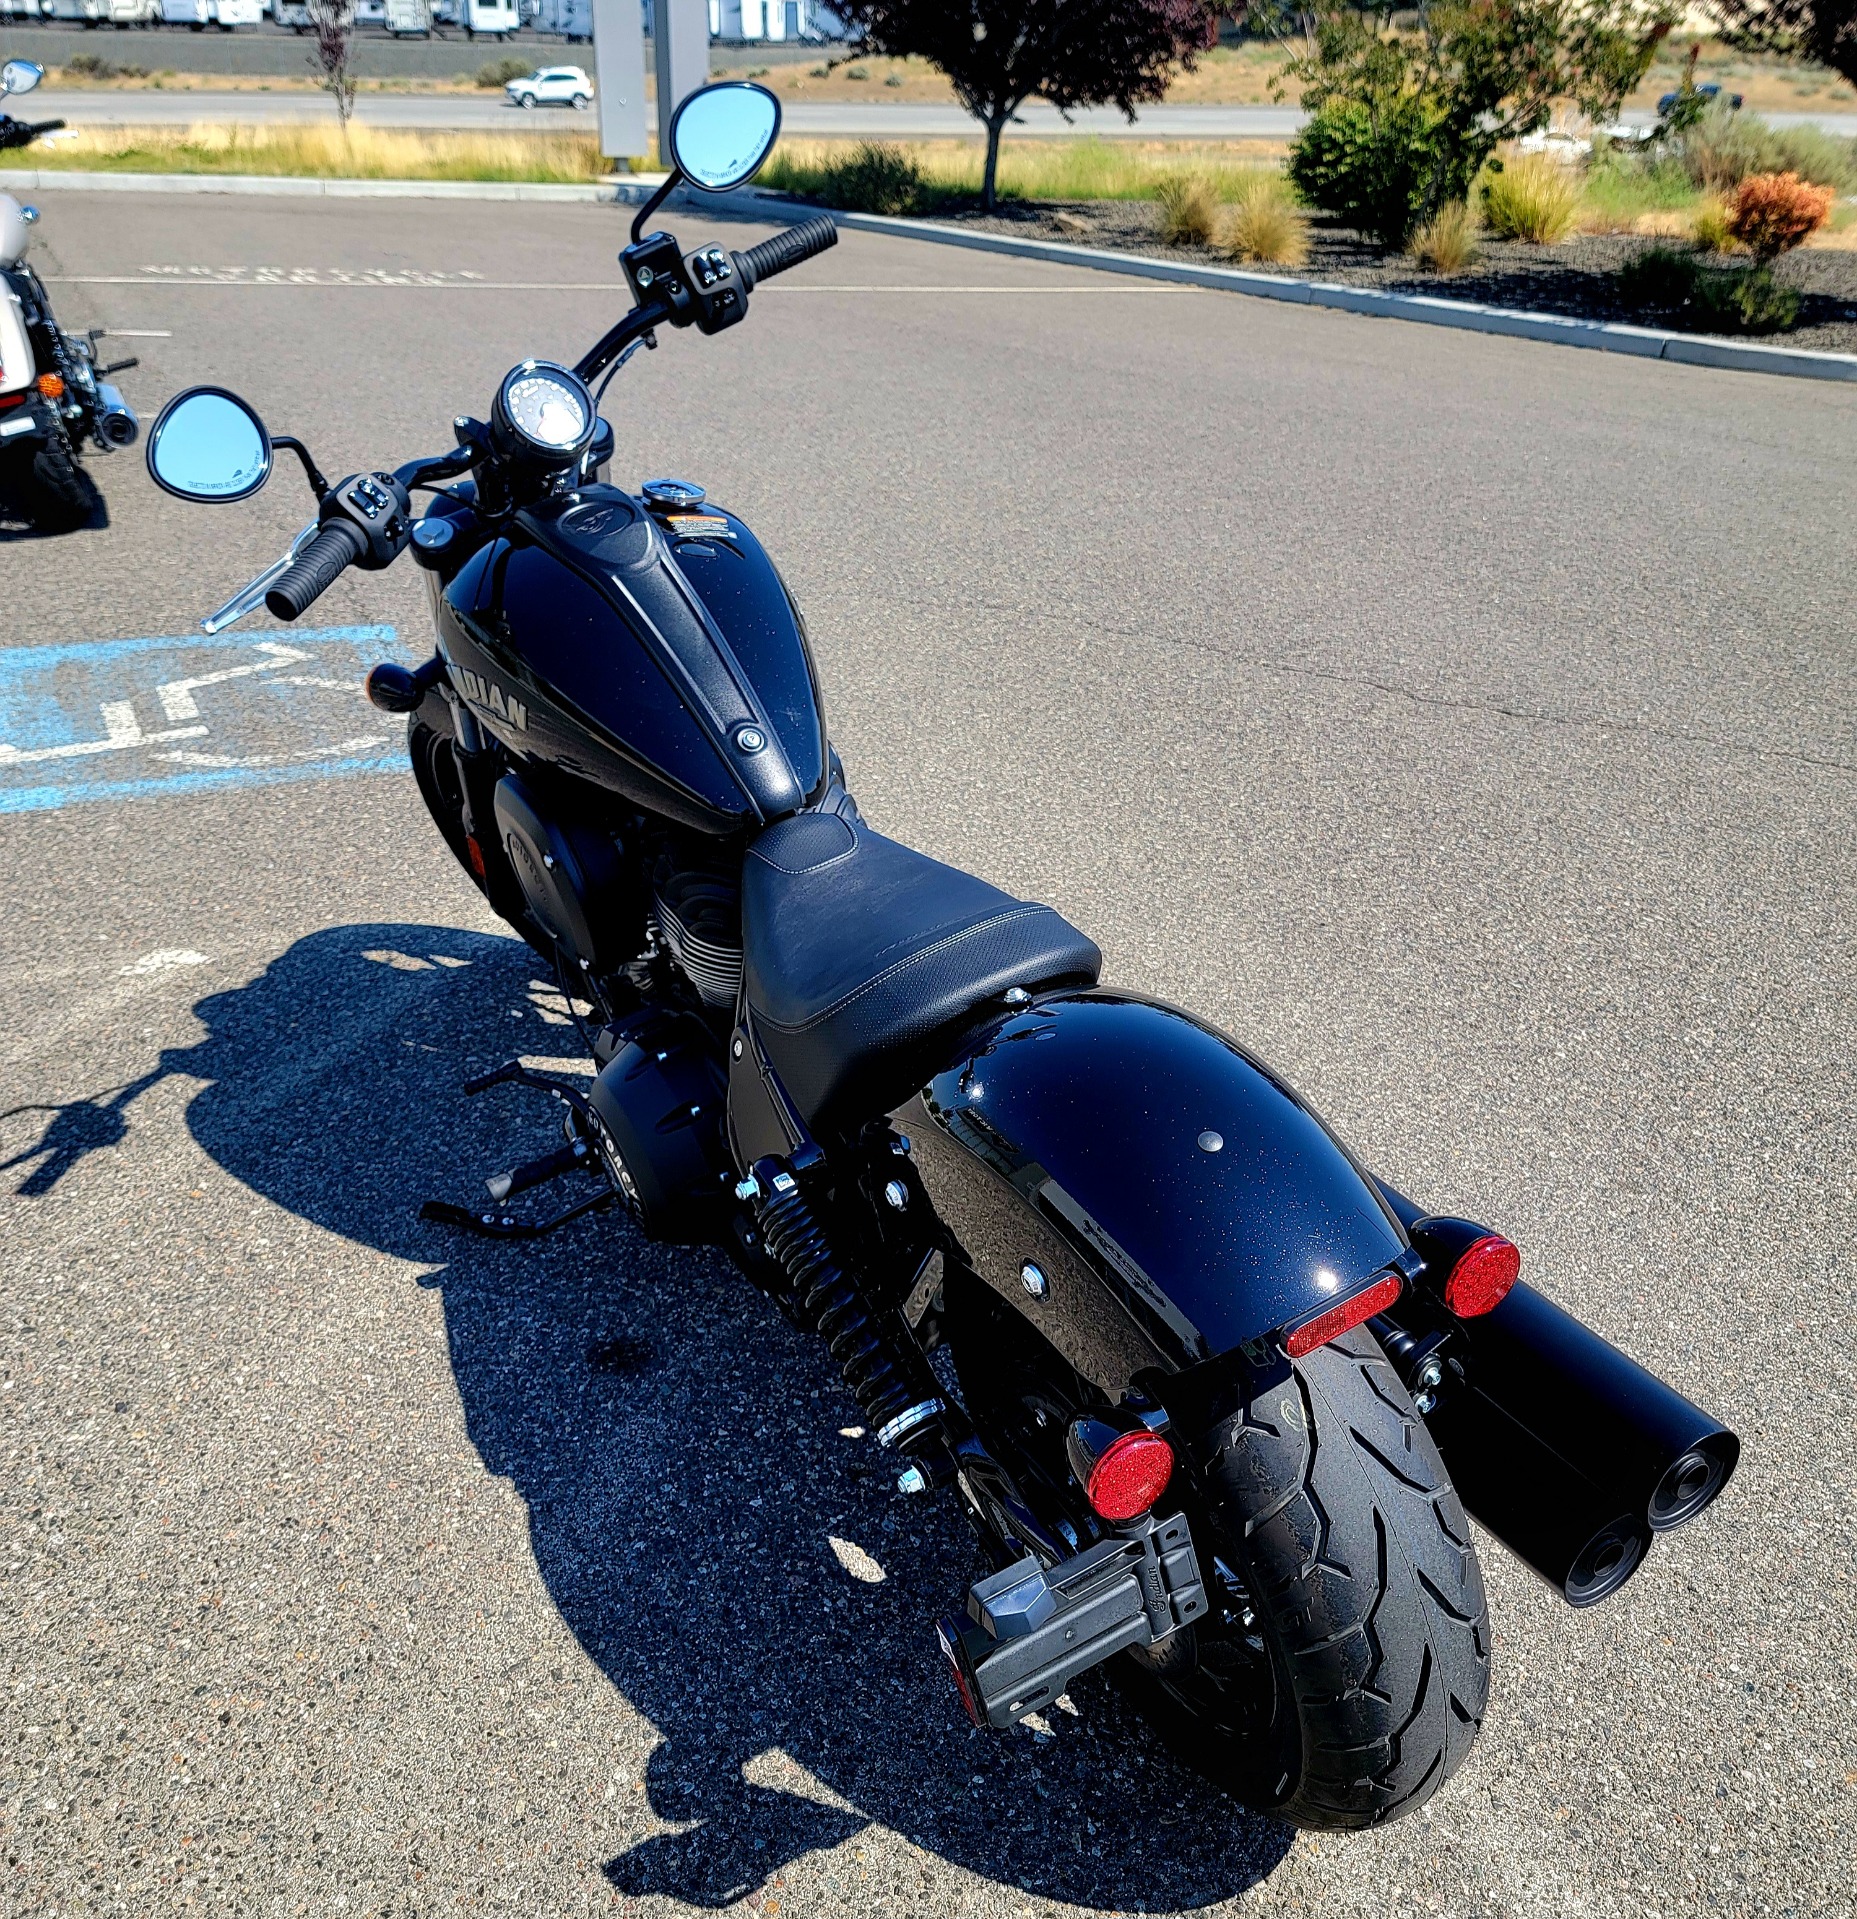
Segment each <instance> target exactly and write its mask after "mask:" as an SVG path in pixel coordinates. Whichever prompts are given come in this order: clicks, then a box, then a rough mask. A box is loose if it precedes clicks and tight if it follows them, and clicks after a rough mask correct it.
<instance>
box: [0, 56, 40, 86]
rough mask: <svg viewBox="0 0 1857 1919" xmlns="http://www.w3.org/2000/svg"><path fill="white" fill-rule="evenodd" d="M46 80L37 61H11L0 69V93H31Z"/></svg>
mask: <svg viewBox="0 0 1857 1919" xmlns="http://www.w3.org/2000/svg"><path fill="white" fill-rule="evenodd" d="M44 78H45V69H44V68H43V67H42V66H40V65H39V63H38V62H37V61H36V60H9V61H8V62H7V63H6V65H5V66H3V67H0V93H30V92H31V91H32V89H33V88H34V87H36V86H37V85H38V84H39V82H40V81H41V80H43V79H44Z"/></svg>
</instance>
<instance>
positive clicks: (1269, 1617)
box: [948, 1273, 1489, 1831]
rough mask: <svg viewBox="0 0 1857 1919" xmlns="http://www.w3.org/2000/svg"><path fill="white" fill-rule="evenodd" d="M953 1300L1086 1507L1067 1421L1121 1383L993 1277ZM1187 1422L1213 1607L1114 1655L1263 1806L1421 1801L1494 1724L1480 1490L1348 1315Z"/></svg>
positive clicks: (1003, 1404) (1064, 1504) (1182, 1447)
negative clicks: (1138, 1648) (1070, 1349)
mask: <svg viewBox="0 0 1857 1919" xmlns="http://www.w3.org/2000/svg"><path fill="white" fill-rule="evenodd" d="M948 1314H949V1320H948V1331H949V1334H950V1337H951V1339H952V1342H953V1346H954V1356H955V1363H956V1367H957V1370H958V1372H959V1374H960V1380H961V1390H962V1395H963V1398H964V1399H965V1401H966V1404H967V1409H968V1411H969V1412H970V1414H971V1415H972V1416H973V1418H974V1422H975V1424H976V1425H977V1427H978V1428H979V1430H980V1435H981V1437H982V1438H983V1439H984V1440H985V1442H986V1444H987V1446H988V1448H989V1449H990V1450H991V1451H992V1452H993V1454H994V1456H995V1457H996V1458H998V1459H999V1460H1000V1461H1001V1462H1002V1463H1003V1464H1004V1465H1005V1466H1006V1467H1007V1468H1008V1470H1009V1471H1010V1472H1011V1473H1012V1474H1013V1476H1014V1477H1015V1479H1017V1480H1018V1482H1019V1486H1020V1489H1021V1491H1022V1492H1023V1493H1024V1495H1025V1497H1026V1498H1027V1499H1028V1500H1029V1501H1030V1502H1031V1504H1032V1506H1033V1508H1034V1509H1035V1510H1037V1511H1038V1512H1039V1513H1040V1516H1041V1517H1042V1518H1044V1520H1045V1522H1046V1523H1047V1524H1050V1523H1052V1521H1053V1519H1055V1518H1058V1517H1062V1516H1063V1515H1064V1513H1065V1511H1066V1509H1067V1508H1068V1509H1069V1516H1070V1517H1071V1518H1073V1519H1075V1518H1081V1516H1082V1515H1081V1514H1080V1513H1078V1512H1077V1511H1076V1509H1075V1505H1074V1502H1075V1501H1076V1499H1077V1493H1076V1488H1075V1486H1074V1484H1073V1483H1071V1482H1070V1480H1069V1476H1068V1471H1067V1468H1066V1466H1065V1463H1064V1458H1063V1438H1062V1436H1063V1432H1064V1429H1065V1426H1066V1425H1067V1423H1068V1422H1069V1420H1070V1419H1071V1418H1072V1417H1073V1416H1074V1415H1075V1414H1076V1413H1078V1412H1080V1411H1083V1410H1085V1409H1086V1408H1088V1407H1090V1406H1092V1405H1100V1404H1101V1396H1100V1395H1099V1394H1097V1393H1095V1392H1094V1390H1093V1389H1092V1388H1091V1387H1090V1386H1089V1385H1088V1384H1087V1383H1086V1382H1085V1381H1084V1380H1083V1379H1082V1378H1081V1377H1080V1376H1079V1375H1078V1374H1077V1372H1076V1371H1075V1370H1074V1369H1073V1368H1072V1367H1071V1366H1070V1365H1069V1364H1068V1363H1067V1362H1066V1361H1065V1360H1064V1359H1063V1358H1062V1357H1061V1356H1060V1355H1059V1354H1058V1353H1057V1352H1056V1351H1055V1350H1054V1349H1053V1348H1052V1347H1051V1346H1050V1345H1048V1344H1047V1343H1046V1342H1045V1340H1043V1339H1042V1338H1041V1337H1040V1336H1039V1335H1038V1334H1037V1333H1036V1332H1035V1331H1034V1330H1033V1329H1032V1328H1031V1327H1030V1326H1029V1325H1028V1324H1027V1323H1026V1321H1025V1320H1024V1319H1023V1318H1022V1317H1021V1316H1020V1315H1019V1314H1018V1313H1016V1312H1014V1311H1013V1310H1011V1308H1010V1307H1008V1306H1006V1305H1004V1304H1003V1303H1002V1302H1001V1301H1000V1300H999V1298H998V1297H997V1295H995V1294H993V1293H992V1292H991V1291H990V1289H988V1288H987V1287H986V1286H985V1285H984V1284H982V1282H980V1281H979V1280H977V1279H974V1278H972V1277H969V1276H966V1275H963V1274H958V1273H957V1274H952V1275H950V1278H949V1281H948ZM1173 1437H1174V1443H1175V1445H1176V1447H1177V1448H1178V1449H1179V1451H1180V1453H1181V1454H1182V1455H1183V1457H1184V1458H1185V1459H1188V1460H1190V1462H1191V1464H1192V1467H1193V1477H1194V1478H1195V1479H1196V1480H1197V1481H1198V1486H1199V1490H1200V1492H1201V1493H1203V1495H1204V1504H1202V1503H1201V1502H1200V1500H1198V1499H1196V1498H1193V1497H1191V1496H1190V1495H1189V1497H1188V1498H1187V1499H1186V1500H1185V1501H1184V1504H1185V1505H1186V1507H1187V1510H1188V1513H1189V1517H1190V1518H1191V1519H1192V1523H1193V1529H1194V1542H1195V1544H1196V1546H1197V1548H1198V1553H1199V1563H1200V1570H1201V1573H1202V1574H1203V1575H1204V1577H1205V1580H1206V1587H1207V1592H1208V1595H1209V1597H1210V1598H1211V1600H1212V1602H1213V1603H1212V1614H1211V1616H1210V1617H1209V1618H1207V1619H1205V1620H1202V1621H1201V1622H1200V1623H1199V1624H1197V1625H1195V1626H1190V1627H1186V1628H1184V1629H1182V1630H1181V1631H1180V1632H1179V1633H1177V1634H1175V1635H1174V1636H1173V1637H1172V1638H1170V1639H1167V1640H1164V1641H1163V1642H1162V1644H1161V1645H1160V1646H1159V1647H1156V1648H1155V1649H1154V1650H1153V1651H1152V1652H1149V1653H1145V1654H1143V1653H1126V1654H1123V1655H1122V1656H1121V1657H1119V1658H1117V1659H1115V1660H1112V1661H1111V1662H1110V1664H1109V1666H1108V1667H1107V1668H1106V1670H1107V1671H1109V1672H1110V1673H1112V1674H1113V1675H1114V1676H1115V1677H1116V1679H1117V1680H1118V1681H1119V1682H1120V1684H1121V1685H1122V1687H1123V1690H1124V1691H1125V1692H1127V1693H1128V1694H1129V1695H1130V1697H1131V1698H1132V1699H1133V1701H1134V1703H1135V1704H1136V1705H1137V1706H1138V1707H1139V1708H1140V1710H1141V1712H1142V1714H1143V1716H1144V1717H1145V1718H1146V1719H1147V1720H1148V1721H1149V1723H1150V1724H1152V1725H1153V1726H1154V1727H1155V1729H1156V1731H1158V1732H1159V1733H1160V1734H1161V1736H1162V1738H1164V1739H1165V1740H1166V1741H1167V1743H1168V1744H1169V1745H1170V1746H1171V1747H1172V1748H1173V1750H1174V1751H1175V1752H1176V1753H1177V1754H1178V1755H1179V1756H1180V1758H1181V1759H1182V1760H1184V1761H1185V1762H1186V1763H1187V1764H1188V1765H1191V1766H1193V1767H1194V1768H1195V1769H1196V1770H1198V1771H1200V1772H1202V1773H1204V1774H1205V1775H1206V1776H1207V1777H1208V1778H1210V1779H1212V1780H1213V1781H1214V1782H1215V1783H1216V1784H1218V1785H1220V1786H1222V1787H1223V1788H1224V1789H1225V1790H1226V1791H1228V1792H1229V1793H1231V1795H1232V1796H1233V1797H1234V1798H1235V1799H1239V1800H1241V1801H1242V1802H1243V1803H1244V1804H1245V1805H1247V1806H1251V1807H1254V1808H1255V1809H1256V1810H1258V1811H1260V1812H1266V1813H1271V1814H1274V1815H1275V1816H1276V1817H1278V1818H1280V1819H1287V1820H1290V1821H1292V1822H1293V1823H1295V1824H1296V1825H1299V1826H1305V1827H1308V1828H1311V1829H1313V1830H1317V1831H1349V1830H1355V1829H1358V1828H1360V1827H1364V1826H1374V1825H1380V1824H1383V1823H1385V1822H1386V1821H1388V1820H1391V1819H1397V1818H1400V1817H1402V1816H1403V1815H1404V1814H1406V1813H1409V1812H1413V1811H1415V1810H1416V1809H1417V1808H1418V1807H1420V1806H1422V1805H1423V1804H1424V1803H1425V1801H1426V1800H1428V1799H1429V1798H1430V1797H1431V1796H1432V1794H1433V1793H1435V1792H1436V1791H1437V1790H1438V1788H1439V1787H1440V1786H1442V1785H1443V1784H1444V1782H1445V1781H1446V1780H1447V1779H1449V1778H1450V1776H1451V1775H1452V1774H1453V1773H1454V1772H1455V1771H1456V1770H1457V1768H1458V1767H1459V1766H1460V1765H1462V1763H1463V1761H1464V1758H1465V1755H1466V1754H1467V1753H1468V1752H1469V1750H1470V1746H1471V1743H1472V1741H1473V1740H1474V1739H1475V1738H1476V1735H1477V1730H1478V1727H1479V1725H1480V1724H1481V1722H1482V1718H1483V1710H1484V1706H1485V1704H1486V1702H1487V1700H1488V1697H1489V1614H1488V1609H1487V1606H1486V1604H1485V1601H1484V1596H1483V1575H1482V1571H1481V1569H1480V1568H1479V1566H1478V1564H1477V1557H1476V1551H1475V1548H1474V1547H1473V1545H1472V1543H1471V1537H1470V1527H1469V1524H1468V1522H1467V1521H1466V1519H1465V1517H1464V1510H1463V1506H1462V1504H1461V1503H1460V1502H1459V1500H1458V1497H1457V1493H1456V1490H1455V1489H1454V1488H1453V1487H1452V1485H1451V1482H1450V1479H1449V1476H1448V1475H1447V1474H1446V1472H1445V1470H1444V1462H1443V1461H1442V1460H1441V1459H1440V1458H1439V1457H1438V1449H1437V1447H1436V1446H1434V1445H1433V1443H1432V1439H1431V1435H1430V1433H1428V1432H1427V1431H1426V1429H1425V1424H1424V1421H1423V1420H1422V1419H1421V1418H1420V1417H1419V1414H1418V1410H1417V1408H1415V1407H1414V1406H1413V1404H1412V1400H1411V1396H1410V1395H1409V1394H1408V1393H1407V1391H1406V1389H1405V1387H1404V1385H1403V1384H1402V1383H1401V1382H1400V1379H1399V1376H1398V1374H1397V1373H1395V1372H1394V1370H1393V1368H1392V1366H1391V1365H1390V1364H1389V1363H1388V1362H1387V1358H1386V1355H1385V1353H1384V1352H1382V1351H1381V1349H1380V1345H1379V1342H1378V1341H1377V1340H1376V1339H1375V1338H1374V1337H1373V1335H1372V1334H1371V1333H1369V1332H1367V1331H1366V1330H1365V1329H1364V1328H1361V1329H1357V1330H1356V1331H1354V1332H1351V1333H1348V1334H1346V1335H1344V1336H1343V1337H1342V1338H1341V1339H1338V1340H1336V1341H1334V1342H1333V1343H1332V1344H1330V1345H1328V1346H1325V1347H1322V1348H1320V1349H1319V1350H1318V1351H1316V1352H1314V1353H1311V1354H1310V1355H1309V1356H1308V1357H1307V1358H1306V1359H1303V1360H1300V1361H1298V1362H1297V1363H1296V1364H1295V1366H1293V1367H1289V1368H1285V1369H1284V1371H1283V1372H1282V1373H1280V1374H1279V1375H1278V1377H1277V1378H1276V1380H1275V1381H1274V1382H1273V1383H1272V1384H1271V1385H1269V1386H1268V1387H1264V1388H1259V1389H1255V1390H1254V1391H1253V1393H1252V1397H1251V1398H1250V1399H1249V1400H1248V1401H1246V1402H1244V1403H1241V1404H1236V1405H1234V1401H1233V1400H1232V1398H1231V1396H1230V1395H1229V1394H1228V1395H1227V1396H1226V1397H1225V1399H1224V1400H1223V1401H1222V1402H1216V1401H1215V1402H1214V1403H1213V1406H1212V1408H1211V1409H1210V1410H1208V1411H1206V1412H1204V1413H1202V1414H1201V1415H1199V1423H1198V1425H1197V1426H1196V1427H1195V1426H1193V1425H1192V1424H1190V1423H1189V1420H1188V1418H1187V1416H1186V1415H1185V1413H1184V1409H1183V1410H1182V1413H1181V1414H1180V1415H1179V1416H1178V1417H1177V1423H1176V1425H1175V1428H1174V1433H1173ZM1163 1505H1164V1509H1167V1508H1171V1505H1172V1502H1171V1500H1170V1501H1167V1502H1163ZM1227 1574H1229V1575H1230V1577H1229V1579H1228V1578H1227V1577H1226V1575H1227Z"/></svg>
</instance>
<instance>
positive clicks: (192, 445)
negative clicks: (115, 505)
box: [148, 386, 271, 500]
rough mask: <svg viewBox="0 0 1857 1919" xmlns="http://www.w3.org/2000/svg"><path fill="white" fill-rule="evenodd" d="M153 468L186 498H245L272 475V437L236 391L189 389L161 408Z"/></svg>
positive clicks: (151, 450) (152, 439) (151, 447)
mask: <svg viewBox="0 0 1857 1919" xmlns="http://www.w3.org/2000/svg"><path fill="white" fill-rule="evenodd" d="M148 470H149V473H150V474H151V475H152V477H153V479H154V481H155V484H156V485H157V486H161V487H165V488H166V489H167V490H168V492H170V493H173V494H177V495H178V496H179V497H180V498H181V499H183V500H242V499H244V498H245V497H246V495H247V494H251V493H256V492H257V491H258V489H259V488H260V487H261V486H263V484H264V483H265V481H266V480H268V479H269V478H270V477H271V436H270V434H269V433H268V432H267V431H266V430H265V425H264V422H263V421H262V420H261V419H259V417H258V416H257V414H256V413H254V412H253V411H252V409H251V408H250V407H249V406H247V405H246V403H245V402H244V401H243V400H241V399H240V398H239V396H238V395H237V394H236V393H228V392H227V391H226V389H225V388H224V387H219V386H195V387H189V388H188V389H187V391H186V392H185V393H177V394H175V396H174V398H173V399H171V400H170V401H169V402H168V403H167V405H166V406H164V407H163V408H162V409H161V417H160V418H159V419H158V420H157V421H156V422H155V426H154V431H153V432H151V433H150V434H149V436H148Z"/></svg>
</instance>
